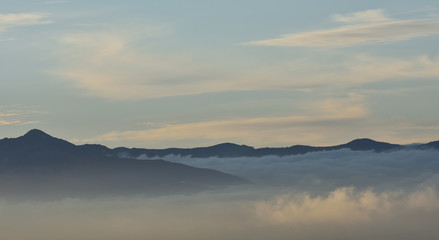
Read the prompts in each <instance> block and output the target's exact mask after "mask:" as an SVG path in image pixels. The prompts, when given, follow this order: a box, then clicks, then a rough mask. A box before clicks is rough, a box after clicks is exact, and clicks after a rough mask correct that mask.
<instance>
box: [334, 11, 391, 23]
mask: <svg viewBox="0 0 439 240" xmlns="http://www.w3.org/2000/svg"><path fill="white" fill-rule="evenodd" d="M331 18H332V19H333V20H334V21H335V22H341V23H361V22H386V21H390V20H391V19H390V18H389V17H387V16H386V14H385V12H384V10H382V9H374V10H367V11H362V12H354V13H349V14H334V15H332V16H331Z"/></svg>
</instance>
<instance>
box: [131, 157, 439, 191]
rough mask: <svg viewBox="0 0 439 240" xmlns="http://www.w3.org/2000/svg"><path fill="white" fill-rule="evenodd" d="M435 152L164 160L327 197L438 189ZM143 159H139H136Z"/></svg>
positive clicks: (438, 177) (438, 170) (438, 175)
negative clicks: (346, 190)
mask: <svg viewBox="0 0 439 240" xmlns="http://www.w3.org/2000/svg"><path fill="white" fill-rule="evenodd" d="M437 153H438V152H437V151H434V150H432V151H419V150H404V151H394V152H386V153H375V152H369V151H360V152H359V151H351V150H347V149H344V150H337V151H329V152H312V153H307V154H303V155H294V156H284V157H278V156H265V157H260V158H258V157H240V158H215V157H214V158H208V159H199V158H187V157H179V156H167V157H165V158H164V159H165V160H167V161H171V162H178V163H183V164H187V165H191V166H195V167H200V168H210V169H216V170H219V171H223V172H227V173H230V174H233V175H236V176H240V177H243V178H245V179H249V180H250V181H252V182H254V183H257V184H261V185H269V186H273V185H274V186H284V187H288V188H291V189H295V190H299V191H309V192H317V193H321V192H327V191H331V190H333V189H336V188H342V187H346V186H355V187H356V188H357V189H360V190H365V189H369V188H373V189H375V190H377V191H389V190H391V191H394V190H401V189H402V190H405V191H412V190H413V189H416V188H423V187H428V186H436V185H437V184H439V163H438V162H437V160H436V159H437V157H436V156H437ZM133 157H140V156H133Z"/></svg>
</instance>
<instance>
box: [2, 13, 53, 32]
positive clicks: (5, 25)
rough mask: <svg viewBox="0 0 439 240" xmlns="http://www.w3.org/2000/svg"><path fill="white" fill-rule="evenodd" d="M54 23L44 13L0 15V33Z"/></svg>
mask: <svg viewBox="0 0 439 240" xmlns="http://www.w3.org/2000/svg"><path fill="white" fill-rule="evenodd" d="M50 23H53V22H52V21H51V20H48V14H43V13H9V14H0V32H1V31H6V30H7V29H9V28H13V27H18V26H31V25H40V24H50Z"/></svg>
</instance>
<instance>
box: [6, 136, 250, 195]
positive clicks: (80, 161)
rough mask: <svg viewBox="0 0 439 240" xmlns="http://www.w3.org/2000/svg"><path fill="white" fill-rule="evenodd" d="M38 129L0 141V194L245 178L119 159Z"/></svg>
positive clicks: (182, 186)
mask: <svg viewBox="0 0 439 240" xmlns="http://www.w3.org/2000/svg"><path fill="white" fill-rule="evenodd" d="M110 152H111V150H110V149H108V148H106V147H104V146H100V145H82V146H76V145H74V144H72V143H69V142H67V141H64V140H62V139H58V138H54V137H52V136H50V135H48V134H46V133H44V132H42V131H40V130H35V129H34V130H31V131H29V132H28V133H26V134H25V135H24V136H21V137H18V138H5V139H2V140H0V196H1V197H6V198H7V197H17V196H23V197H36V198H45V197H97V196H120V195H123V196H125V195H127V194H138V195H161V194H173V193H187V192H196V191H202V190H207V189H215V188H218V187H224V186H229V185H236V184H245V183H247V182H246V181H245V180H243V179H241V178H238V177H235V176H232V175H229V174H226V173H222V172H219V171H215V170H210V169H201V168H195V167H190V166H187V165H183V164H178V163H171V162H167V161H163V160H136V159H123V158H119V157H114V156H111V154H110Z"/></svg>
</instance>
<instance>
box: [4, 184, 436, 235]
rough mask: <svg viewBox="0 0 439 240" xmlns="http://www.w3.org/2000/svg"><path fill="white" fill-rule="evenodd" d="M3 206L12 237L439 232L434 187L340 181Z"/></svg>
mask: <svg viewBox="0 0 439 240" xmlns="http://www.w3.org/2000/svg"><path fill="white" fill-rule="evenodd" d="M272 194H274V195H272ZM0 209H1V212H0V231H1V232H2V236H3V237H4V238H6V239H9V240H27V239H34V240H56V239H65V240H76V239H95V240H104V239H105V240H113V239H114V240H116V239H132V240H140V239H163V240H171V239H194V240H198V239H200V240H201V239H213V240H220V239H235V238H239V239H256V240H263V239H267V238H268V237H270V238H274V239H280V240H284V239H285V240H286V239H292V238H294V239H310V240H318V239H337V238H339V237H340V236H343V237H344V238H347V239H358V240H366V239H386V240H400V239H403V240H406V239H407V240H408V239H413V238H415V237H416V238H420V239H426V240H430V239H431V240H433V239H437V238H438V237H439V234H438V232H437V221H438V220H439V198H438V195H437V192H436V190H434V189H431V188H426V189H423V190H418V191H413V192H407V193H404V192H386V193H375V192H373V191H356V190H355V189H353V188H340V189H337V190H334V191H333V192H331V193H329V194H328V195H321V196H310V195H308V194H307V193H292V192H283V193H279V192H277V193H276V192H265V193H261V192H258V191H256V192H255V191H252V190H241V191H232V192H218V193H211V194H199V195H192V196H172V197H160V198H149V199H145V198H131V199H95V200H81V199H64V200H60V201H56V202H31V201H25V202H18V203H12V202H1V203H0ZM23 229H26V231H23Z"/></svg>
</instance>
